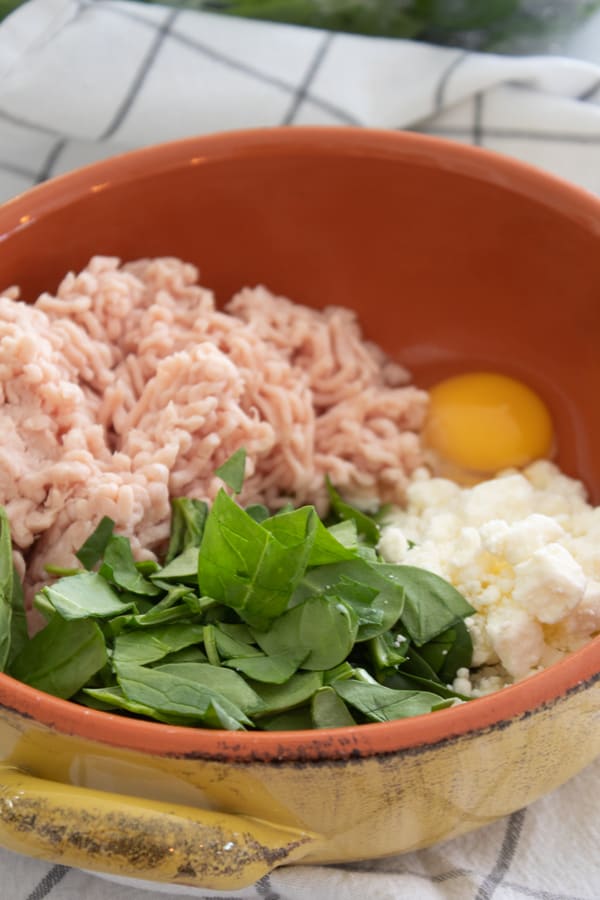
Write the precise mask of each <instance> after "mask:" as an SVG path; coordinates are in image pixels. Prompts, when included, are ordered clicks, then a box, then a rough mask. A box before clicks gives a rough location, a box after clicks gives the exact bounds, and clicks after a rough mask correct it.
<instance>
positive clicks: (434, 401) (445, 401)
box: [424, 372, 553, 476]
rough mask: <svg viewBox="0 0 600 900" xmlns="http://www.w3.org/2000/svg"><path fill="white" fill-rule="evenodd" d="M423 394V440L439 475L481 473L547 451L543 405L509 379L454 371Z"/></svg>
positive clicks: (549, 431) (548, 429) (549, 438)
mask: <svg viewBox="0 0 600 900" xmlns="http://www.w3.org/2000/svg"><path fill="white" fill-rule="evenodd" d="M429 396H430V406H429V413H428V419H427V423H426V425H425V431H424V441H425V443H426V445H427V447H428V448H429V449H430V450H432V451H433V455H434V459H435V460H436V461H437V462H438V463H440V465H439V466H435V465H434V468H437V469H438V470H439V469H440V468H441V469H444V470H445V474H450V471H451V470H457V471H458V472H463V473H472V474H474V475H484V476H487V475H490V474H493V473H495V472H498V471H499V470H501V469H506V468H512V467H520V466H524V465H527V463H529V462H532V461H533V460H534V459H539V458H540V457H544V456H548V455H549V454H550V451H551V450H552V444H553V427H552V419H551V418H550V414H549V412H548V410H547V408H546V406H545V404H544V403H543V401H542V400H541V399H540V397H538V395H537V394H536V393H535V392H534V391H532V390H531V388H528V387H527V386H526V385H524V384H522V382H520V381H516V380H515V379H514V378H509V377H508V376H507V375H500V374H495V373H492V372H472V373H468V374H464V375H456V376H454V377H452V378H448V379H446V380H445V381H442V382H440V383H439V384H437V385H435V387H433V388H431V389H430V391H429ZM440 474H441V472H440Z"/></svg>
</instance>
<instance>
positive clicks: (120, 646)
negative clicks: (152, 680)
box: [113, 624, 204, 666]
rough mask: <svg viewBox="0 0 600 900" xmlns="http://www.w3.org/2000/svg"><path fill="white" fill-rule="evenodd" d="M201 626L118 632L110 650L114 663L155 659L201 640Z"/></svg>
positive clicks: (170, 626)
mask: <svg viewBox="0 0 600 900" xmlns="http://www.w3.org/2000/svg"><path fill="white" fill-rule="evenodd" d="M203 637H204V628H203V627H202V625H189V624H186V625H181V624H175V625H162V626H161V625H159V626H155V627H152V628H146V629H144V630H138V631H127V632H125V633H123V634H119V635H117V637H116V638H115V643H114V649H113V662H114V663H115V664H116V665H119V664H121V663H136V665H138V666H141V665H144V663H149V662H155V661H156V660H157V659H162V658H163V657H164V656H166V655H167V654H168V653H174V652H176V651H177V650H182V649H183V648H184V647H189V646H190V645H191V644H199V643H202V639H203Z"/></svg>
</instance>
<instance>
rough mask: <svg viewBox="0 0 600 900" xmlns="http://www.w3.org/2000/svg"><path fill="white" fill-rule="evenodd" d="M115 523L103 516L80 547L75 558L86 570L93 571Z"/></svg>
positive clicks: (102, 553)
mask: <svg viewBox="0 0 600 900" xmlns="http://www.w3.org/2000/svg"><path fill="white" fill-rule="evenodd" d="M114 527H115V523H114V522H113V520H112V519H109V517H108V516H103V517H102V519H100V522H99V523H98V525H97V526H96V529H95V530H94V531H93V532H92V533H91V534H90V536H89V538H88V539H87V540H86V541H85V543H83V544H82V545H81V547H80V548H79V550H77V552H76V553H75V556H76V557H77V559H78V560H79V562H80V563H81V565H82V566H83V567H84V568H86V569H93V568H94V566H95V565H96V563H97V562H99V561H100V560H101V559H102V557H103V555H104V551H105V549H106V545H107V544H108V542H109V541H110V539H111V537H112V533H113V529H114Z"/></svg>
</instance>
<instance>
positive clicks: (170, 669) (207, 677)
mask: <svg viewBox="0 0 600 900" xmlns="http://www.w3.org/2000/svg"><path fill="white" fill-rule="evenodd" d="M154 671H156V672H163V673H167V674H170V675H176V676H177V677H178V678H187V679H189V680H190V681H193V682H194V684H197V685H198V686H200V687H203V688H208V689H210V690H212V691H215V692H216V693H217V694H218V695H220V696H221V697H225V698H226V699H227V700H229V701H231V703H234V704H235V705H236V706H239V708H240V709H242V710H243V711H244V712H245V713H248V715H252V714H254V713H256V712H261V711H262V709H263V707H264V704H263V702H262V700H261V698H260V697H259V695H258V694H257V693H256V691H254V690H253V688H252V687H251V686H250V685H249V684H248V682H247V681H244V679H243V678H242V677H241V676H240V675H238V674H237V672H233V671H232V670H231V669H224V668H222V667H221V666H212V665H210V663H191V662H189V663H183V662H182V663H166V664H163V665H161V666H156V668H155V669H154Z"/></svg>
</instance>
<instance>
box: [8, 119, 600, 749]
mask: <svg viewBox="0 0 600 900" xmlns="http://www.w3.org/2000/svg"><path fill="white" fill-rule="evenodd" d="M599 232H600V201H598V200H597V199H596V198H595V197H593V196H592V195H588V194H586V193H585V192H583V191H580V190H578V189H576V188H574V187H571V186H569V185H566V184H563V183H561V182H559V181H556V180H554V179H552V178H551V177H549V176H546V175H544V174H542V173H540V172H537V171H535V170H534V169H531V168H528V167H526V166H523V165H520V164H518V163H515V162H512V161H510V160H508V159H503V158H501V157H496V156H494V155H493V154H491V153H486V152H484V151H481V150H478V149H473V148H469V147H464V146H460V145H456V144H451V143H449V142H444V141H438V140H434V139H431V138H426V137H422V136H418V135H409V134H397V133H392V132H375V131H366V130H364V131H363V130H358V129H319V128H306V129H300V128H293V129H273V130H268V129H267V130H259V131H254V132H246V133H229V134H224V135H215V136H210V137H201V138H197V139H189V140H185V141H179V142H176V143H174V144H169V145H163V146H161V147H155V148H150V149H147V150H143V151H138V152H136V153H134V154H128V155H125V156H123V157H119V158H116V159H112V160H109V161H106V162H103V163H99V164H96V165H94V166H91V167H88V168H86V169H83V170H80V171H78V172H76V173H73V174H70V175H67V176H64V177H62V178H59V179H55V180H54V181H52V182H50V183H48V184H46V185H42V186H41V187H39V188H37V189H35V190H34V191H30V192H28V193H27V194H24V195H22V196H21V197H18V198H16V199H15V200H13V201H11V202H9V203H8V204H5V205H4V206H3V207H2V208H0V288H4V287H6V286H8V285H11V284H19V285H20V286H21V287H22V289H23V295H24V297H25V299H28V300H31V299H34V298H35V297H36V296H37V295H38V293H40V292H41V291H42V290H44V289H47V290H54V289H55V288H56V286H57V284H58V282H59V280H60V279H61V277H62V276H63V275H64V274H65V273H66V272H67V271H68V270H70V269H77V268H78V267H83V266H84V265H85V264H86V263H87V261H88V259H89V258H90V256H92V255H94V254H108V255H116V256H119V257H121V258H123V259H125V260H129V259H134V258H137V257H141V256H157V255H174V256H178V257H181V258H184V259H186V260H188V261H191V262H194V263H196V264H197V265H198V266H199V267H200V271H201V281H202V283H203V284H205V285H206V286H208V287H211V288H213V289H214V290H215V291H216V293H217V296H218V298H219V299H220V300H223V301H224V300H226V299H227V298H228V297H229V296H230V295H231V294H232V293H234V292H235V291H236V290H237V289H239V288H240V287H241V286H243V285H246V284H250V285H254V284H257V283H264V284H266V285H267V286H269V287H270V288H271V289H272V290H273V291H275V292H280V293H282V294H284V295H286V296H289V297H291V298H293V299H295V300H297V301H299V302H302V303H306V304H309V305H312V306H324V305H327V304H342V305H346V306H351V307H353V308H354V309H356V310H357V312H358V314H359V316H360V320H361V322H362V324H363V328H364V331H365V333H366V335H367V336H368V337H369V338H371V339H373V340H375V341H377V342H378V343H379V344H380V345H381V346H383V347H384V349H385V350H386V351H387V352H388V353H390V354H391V355H392V356H393V357H394V358H396V359H397V360H399V361H401V362H403V363H405V364H406V365H408V367H409V368H410V369H411V371H412V372H413V375H414V379H415V381H416V382H417V383H418V384H420V385H423V386H427V385H429V384H431V383H432V382H433V381H435V380H436V379H438V378H439V377H441V376H445V375H447V374H450V373H453V372H458V371H463V370H467V369H472V368H481V367H485V368H489V369H492V370H496V371H502V372H506V373H508V374H512V375H515V376H516V377H518V378H521V379H522V380H523V381H525V382H526V383H528V384H529V385H531V386H532V387H533V388H534V389H535V390H537V391H538V392H539V394H540V395H541V396H542V397H543V398H544V399H545V400H546V402H547V404H548V406H549V408H550V410H551V412H552V415H553V417H554V421H555V425H556V434H557V445H558V462H559V463H560V465H561V466H562V468H563V469H564V470H565V471H566V472H568V473H569V474H572V475H575V476H577V477H579V478H582V479H583V480H584V482H585V483H586V485H587V487H588V489H589V491H590V495H591V498H592V500H594V501H595V502H600V415H598V397H599V396H600V357H599V354H598V343H599V337H600V297H599V287H600V253H599V252H598V238H599ZM511 690H512V689H511ZM476 702H477V701H476ZM450 712H451V713H452V714H458V713H459V712H460V710H451V711H450ZM401 724H402V725H403V726H404V725H405V724H406V723H401ZM152 727H154V728H157V727H160V726H152ZM365 727H368V726H365ZM376 727H379V726H376ZM261 737H263V736H261ZM264 737H265V738H266V737H267V736H264Z"/></svg>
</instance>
